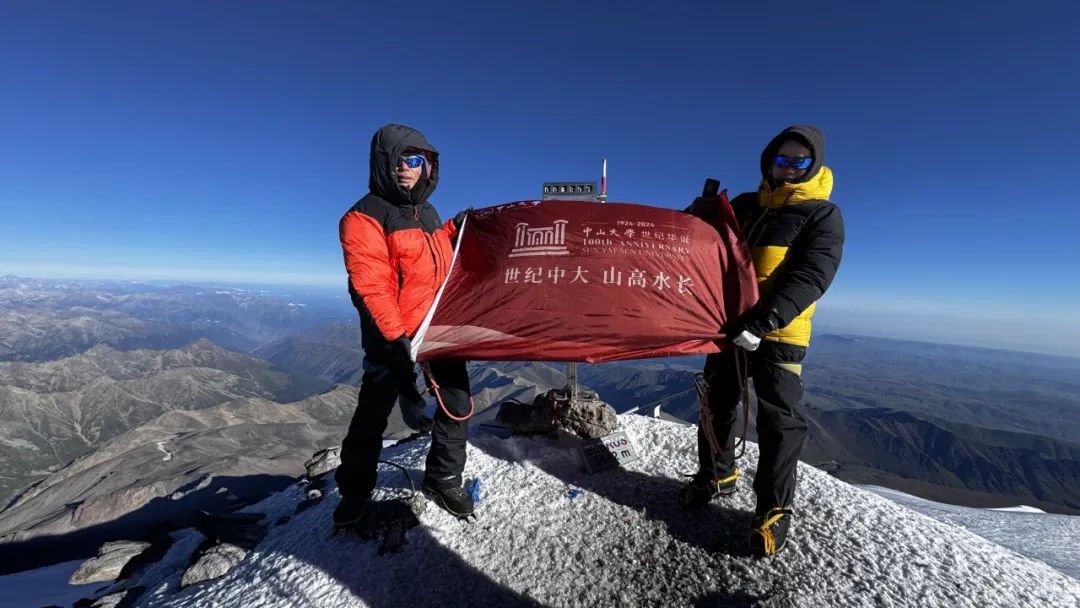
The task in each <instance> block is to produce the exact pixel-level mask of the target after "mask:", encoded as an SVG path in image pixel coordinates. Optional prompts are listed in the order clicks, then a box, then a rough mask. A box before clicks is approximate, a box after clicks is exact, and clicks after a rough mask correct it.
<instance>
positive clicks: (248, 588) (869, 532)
mask: <svg viewBox="0 0 1080 608" xmlns="http://www.w3.org/2000/svg"><path fill="white" fill-rule="evenodd" d="M620 424H621V428H622V429H623V430H625V431H627V433H628V434H629V436H630V437H631V439H632V441H633V442H634V445H635V447H636V449H637V450H638V452H639V453H641V454H642V458H641V459H640V460H638V461H636V462H632V463H629V464H627V465H625V467H624V468H622V469H615V470H610V471H607V472H603V473H598V474H595V475H590V474H588V473H587V472H585V471H584V470H583V468H582V466H581V463H580V461H579V460H578V454H577V450H576V449H575V448H576V446H577V445H578V441H577V440H576V439H574V438H571V437H563V438H560V439H557V440H552V439H546V438H526V437H511V438H503V437H500V436H498V435H495V434H492V433H489V432H486V431H485V430H484V429H483V428H476V429H474V431H473V433H472V435H471V436H470V443H469V448H468V450H469V452H468V458H469V461H468V464H467V465H466V470H465V475H466V478H467V479H470V478H479V479H480V501H479V503H478V504H477V513H478V519H477V521H475V522H473V523H468V522H462V521H458V520H456V519H454V518H452V517H450V516H449V515H447V514H446V513H444V512H443V511H441V510H439V509H437V508H435V507H434V506H433V505H430V504H429V505H428V507H427V508H426V509H425V510H424V512H423V513H422V514H421V516H420V525H419V526H418V527H415V528H412V529H411V530H409V531H408V532H407V534H406V539H407V544H406V545H405V546H404V547H403V548H402V549H401V550H400V552H397V553H389V554H385V555H378V554H377V551H378V546H379V543H378V542H377V541H362V540H359V539H357V538H356V537H354V536H350V535H344V534H339V535H336V536H335V535H332V534H331V528H330V514H331V511H332V510H333V508H334V506H336V504H337V491H336V489H335V488H334V487H333V485H332V483H331V484H330V485H329V489H328V491H327V492H326V495H325V497H324V498H323V499H322V500H321V502H318V503H317V504H315V505H314V506H311V507H310V508H307V509H303V510H301V511H299V512H297V513H295V514H294V511H296V507H297V505H298V503H300V502H301V501H303V500H304V497H305V492H306V488H305V487H304V485H303V484H297V485H294V486H291V487H290V488H288V489H286V490H285V491H283V492H281V493H279V494H277V495H275V496H272V497H271V498H269V499H267V500H265V501H263V502H262V503H259V504H257V505H254V506H253V507H250V508H249V509H248V511H250V512H260V513H263V514H265V517H264V518H263V522H265V524H266V525H267V526H269V528H270V531H269V534H267V536H266V537H265V538H264V539H263V540H262V541H261V543H259V544H258V545H257V546H256V547H255V548H254V549H253V550H252V551H251V552H250V553H248V554H247V556H246V557H245V558H244V559H243V561H241V562H240V563H239V564H238V565H236V566H235V567H234V568H233V569H232V570H231V571H230V572H229V573H228V574H227V575H225V576H224V577H222V578H219V579H217V580H213V581H209V582H205V583H200V584H197V585H194V586H191V587H187V588H184V589H180V588H179V581H180V576H181V574H182V572H183V570H184V567H185V566H186V565H187V562H188V559H189V556H190V555H191V553H192V551H194V549H195V547H196V546H197V545H198V544H199V543H200V542H201V541H202V537H201V536H200V535H199V533H198V532H195V531H194V530H186V531H182V532H180V533H178V540H177V542H176V543H175V544H174V545H173V546H172V548H171V549H170V550H169V553H168V554H167V555H166V556H165V557H164V558H163V559H162V560H161V561H160V562H158V563H157V564H156V565H154V566H152V567H151V568H150V569H148V570H146V571H144V572H143V574H142V575H141V577H140V578H139V579H138V580H134V581H131V584H133V585H138V586H141V587H144V588H145V591H143V593H142V594H141V596H139V598H138V599H137V600H136V602H135V605H136V606H145V607H151V606H153V607H164V606H177V607H179V606H216V607H236V608H240V607H244V608H285V607H292V606H310V607H342V608H344V607H346V606H349V607H352V606H379V607H386V606H440V607H444V606H466V605H468V606H534V605H544V606H601V605H609V606H761V607H787V606H814V607H815V608H822V607H827V606H868V607H869V606H971V607H979V608H984V607H989V606H1002V607H1005V606H1008V607H1017V606H1032V607H1040V608H1041V607H1047V606H1061V607H1074V606H1080V581H1077V580H1075V579H1072V578H1070V577H1068V576H1065V575H1064V574H1061V573H1060V572H1058V571H1056V570H1054V569H1052V568H1050V567H1049V566H1047V565H1045V564H1043V563H1041V562H1038V561H1035V560H1032V559H1029V558H1025V557H1021V556H1020V555H1017V554H1015V553H1012V552H1011V551H1009V550H1007V549H1005V548H1003V547H1001V546H999V545H996V544H993V543H991V542H989V541H987V540H985V539H983V538H981V537H979V536H976V535H975V534H972V533H970V532H968V531H966V530H964V529H962V528H959V527H954V526H951V525H948V524H945V523H941V522H938V521H936V520H934V519H931V518H929V517H926V516H923V515H920V514H919V513H916V512H915V511H912V510H910V509H907V508H905V507H902V506H900V505H898V504H895V503H893V502H890V501H889V500H886V499H884V498H881V497H878V496H876V495H873V494H871V493H869V492H866V491H863V490H860V489H858V488H855V487H853V486H851V485H848V484H845V483H843V482H840V481H838V480H836V479H833V478H832V477H829V476H828V475H827V474H825V473H823V472H821V471H818V470H816V469H814V468H812V467H809V466H806V465H803V464H800V465H799V475H800V479H799V494H798V498H797V502H796V504H795V505H794V508H795V520H794V524H793V530H792V534H791V535H790V536H789V540H788V544H787V546H786V547H785V548H784V550H783V551H782V552H781V553H780V554H779V555H778V556H775V557H773V558H766V559H762V560H755V559H753V558H752V557H750V555H749V552H748V551H747V549H746V532H747V528H748V525H749V521H750V512H751V510H752V508H753V491H752V490H751V488H750V480H751V478H752V473H753V471H754V469H755V468H756V466H757V449H756V446H755V445H753V444H748V449H747V451H746V455H745V456H744V457H743V459H742V460H741V461H740V466H741V467H742V469H743V470H744V472H746V473H749V474H746V475H744V476H743V477H742V479H740V480H739V491H738V492H737V493H736V494H735V495H733V496H731V497H727V498H725V499H721V500H716V501H714V502H713V503H712V504H711V505H710V506H709V507H707V508H706V509H704V510H702V511H700V512H694V513H690V512H686V511H684V510H683V509H682V508H681V507H680V506H679V505H678V504H677V501H676V499H675V493H676V490H677V488H678V487H680V485H681V484H682V483H683V481H684V479H685V478H684V477H683V474H685V473H688V472H692V470H693V468H694V466H695V465H694V460H693V459H694V456H693V455H694V446H695V429H694V428H693V427H688V426H684V425H679V424H675V423H669V422H664V421H661V420H657V419H650V418H645V417H642V416H633V415H624V416H621V417H620ZM427 447H428V446H427V440H422V441H416V442H412V443H406V444H402V445H399V446H395V447H392V448H388V449H385V450H384V451H383V458H384V459H387V460H391V461H393V462H396V463H398V464H400V465H402V466H404V467H405V468H407V469H409V470H410V471H411V472H412V475H413V477H414V478H415V479H419V477H420V474H421V472H422V469H423V460H424V456H425V455H426V452H427ZM379 483H380V489H379V490H377V492H378V493H381V494H382V495H383V496H391V495H401V494H404V493H406V492H407V491H408V490H407V487H408V484H407V482H406V480H405V478H404V476H403V475H401V473H400V472H399V471H398V470H396V469H394V468H392V467H381V468H380V480H379ZM575 490H580V492H576V491H575ZM285 516H289V518H288V519H287V521H286V520H285V519H284V518H285Z"/></svg>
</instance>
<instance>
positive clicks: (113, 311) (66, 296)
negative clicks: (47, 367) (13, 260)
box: [0, 276, 352, 361]
mask: <svg viewBox="0 0 1080 608" xmlns="http://www.w3.org/2000/svg"><path fill="white" fill-rule="evenodd" d="M349 312H351V311H350V310H348V309H347V308H346V306H345V303H344V301H343V300H342V299H341V298H340V295H338V296H333V297H332V296H330V295H328V294H321V293H320V294H313V293H295V294H280V293H270V292H269V291H266V290H261V289H260V290H254V289H246V288H235V287H222V286H218V287H197V286H185V285H177V286H162V285H149V284H139V283H112V282H105V281H61V280H43V279H27V278H20V277H11V276H7V277H0V361H47V360H52V359H58V358H61V357H68V356H71V355H74V354H78V353H81V352H83V351H85V350H87V349H89V348H91V347H93V346H95V345H98V344H107V345H109V346H112V347H114V348H117V349H120V350H131V349H138V348H151V349H168V348H179V347H181V346H183V345H184V344H188V343H190V342H192V341H194V340H197V339H199V338H207V339H210V340H212V341H213V342H214V343H215V344H219V345H221V346H224V347H226V348H233V349H237V350H250V349H252V348H255V347H256V346H259V345H261V344H264V343H266V342H269V341H272V340H275V339H278V338H281V337H284V336H287V335H290V334H293V333H295V332H298V331H303V330H305V329H307V328H310V327H312V326H314V325H318V324H320V323H322V322H325V321H327V320H330V319H340V318H352V316H351V315H348V316H347V317H346V314H345V313H349Z"/></svg>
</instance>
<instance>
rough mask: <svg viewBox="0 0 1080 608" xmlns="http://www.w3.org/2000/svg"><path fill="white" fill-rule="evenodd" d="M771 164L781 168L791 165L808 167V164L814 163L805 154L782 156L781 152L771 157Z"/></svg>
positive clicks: (797, 167)
mask: <svg viewBox="0 0 1080 608" xmlns="http://www.w3.org/2000/svg"><path fill="white" fill-rule="evenodd" d="M773 164H774V165H776V166H777V167H780V168H781V169H786V168H788V167H791V168H793V169H809V168H810V165H812V164H814V159H812V158H810V157H807V156H784V155H783V154H777V155H776V158H774V159H773Z"/></svg>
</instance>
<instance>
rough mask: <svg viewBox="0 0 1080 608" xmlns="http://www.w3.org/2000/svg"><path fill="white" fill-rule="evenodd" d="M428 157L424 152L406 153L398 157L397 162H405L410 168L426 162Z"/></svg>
mask: <svg viewBox="0 0 1080 608" xmlns="http://www.w3.org/2000/svg"><path fill="white" fill-rule="evenodd" d="M425 161H427V158H426V157H425V156H424V155H423V154H405V155H402V157H401V158H399V159H398V161H397V164H399V165H400V164H401V163H405V166H406V167H408V168H410V169H415V168H417V167H419V166H420V165H422V164H424V162H425Z"/></svg>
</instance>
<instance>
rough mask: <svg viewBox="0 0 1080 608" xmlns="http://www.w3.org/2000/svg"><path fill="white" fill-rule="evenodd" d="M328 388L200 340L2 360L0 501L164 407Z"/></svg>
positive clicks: (288, 397) (278, 397)
mask: <svg viewBox="0 0 1080 608" xmlns="http://www.w3.org/2000/svg"><path fill="white" fill-rule="evenodd" d="M328 387H329V385H328V384H327V383H326V382H323V381H321V380H318V379H315V378H310V377H302V376H298V375H296V374H290V373H286V372H283V371H281V370H279V369H277V368H275V367H273V366H272V365H270V364H269V363H267V362H266V361H263V360H261V359H257V358H255V357H251V356H249V355H244V354H242V353H238V352H234V351H228V350H225V349H222V348H219V347H217V346H215V345H214V344H212V343H211V342H209V341H207V340H199V341H196V342H194V343H192V344H190V345H188V346H186V347H184V348H182V349H179V350H168V351H149V350H136V351H118V350H116V349H113V348H111V347H108V346H95V347H94V348H92V349H90V350H89V351H87V352H86V353H83V354H80V355H76V356H72V357H68V358H65V359H60V360H57V361H50V362H46V363H19V362H0V461H2V462H3V463H4V467H3V472H2V474H0V507H2V506H3V504H5V503H6V502H7V499H8V498H9V497H10V496H11V493H12V492H13V491H15V490H16V489H18V488H20V487H22V486H24V485H26V484H27V483H30V482H32V481H34V480H36V479H40V478H42V477H44V476H45V475H47V474H48V473H49V472H50V471H51V470H53V469H55V468H56V467H58V466H61V465H63V464H65V463H67V462H68V461H70V460H71V459H73V458H75V457H77V456H80V455H82V454H84V453H86V452H88V451H90V450H92V449H93V448H94V447H96V446H98V445H100V444H102V443H103V442H105V441H108V440H109V439H111V438H113V437H115V436H117V435H119V434H121V433H123V432H125V431H127V430H128V429H131V428H134V427H137V426H139V425H140V424H142V423H144V422H147V421H148V420H151V419H153V418H154V417H156V416H158V415H160V414H162V413H164V412H167V411H170V410H196V409H202V408H206V407H212V406H214V405H218V404H221V403H225V402H228V401H231V400H234V399H240V398H245V397H263V398H267V399H271V400H274V401H293V400H296V399H300V398H302V397H305V396H308V395H312V394H316V393H319V392H322V391H324V390H326V389H327V388H328Z"/></svg>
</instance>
